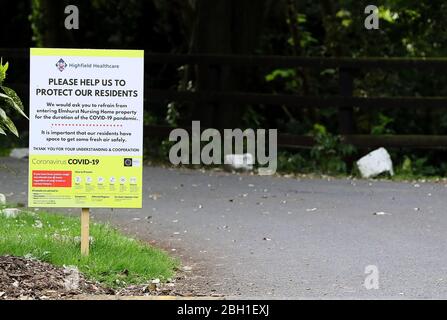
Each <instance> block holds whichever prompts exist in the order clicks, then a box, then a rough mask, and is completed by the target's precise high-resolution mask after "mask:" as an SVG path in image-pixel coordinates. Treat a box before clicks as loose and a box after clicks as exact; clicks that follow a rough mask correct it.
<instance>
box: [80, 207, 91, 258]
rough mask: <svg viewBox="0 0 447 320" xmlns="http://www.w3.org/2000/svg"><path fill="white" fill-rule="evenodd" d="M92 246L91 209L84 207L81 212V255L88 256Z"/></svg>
mask: <svg viewBox="0 0 447 320" xmlns="http://www.w3.org/2000/svg"><path fill="white" fill-rule="evenodd" d="M89 247H90V209H89V208H82V212H81V255H83V256H85V257H87V256H88V255H89Z"/></svg>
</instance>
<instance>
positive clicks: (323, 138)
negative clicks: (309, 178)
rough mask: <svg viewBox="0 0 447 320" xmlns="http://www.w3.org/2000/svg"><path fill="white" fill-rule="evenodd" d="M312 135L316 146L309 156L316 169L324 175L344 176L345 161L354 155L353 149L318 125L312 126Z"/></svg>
mask: <svg viewBox="0 0 447 320" xmlns="http://www.w3.org/2000/svg"><path fill="white" fill-rule="evenodd" d="M312 135H313V137H314V139H315V142H316V144H315V146H314V147H313V148H312V150H311V152H310V154H311V158H312V159H313V161H315V164H316V167H317V168H320V170H321V171H322V172H324V173H330V174H346V173H347V171H348V170H347V165H346V162H345V159H346V158H347V157H349V156H351V155H353V154H354V152H355V151H356V150H355V148H354V147H353V146H352V145H350V144H346V143H343V141H342V139H341V138H340V137H339V136H335V135H333V134H331V133H329V132H327V130H326V128H325V127H324V126H323V125H320V124H315V125H314V129H313V132H312Z"/></svg>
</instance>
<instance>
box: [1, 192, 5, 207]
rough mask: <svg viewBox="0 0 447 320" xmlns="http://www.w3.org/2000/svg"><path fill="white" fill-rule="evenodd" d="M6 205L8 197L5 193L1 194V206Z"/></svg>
mask: <svg viewBox="0 0 447 320" xmlns="http://www.w3.org/2000/svg"><path fill="white" fill-rule="evenodd" d="M5 204H6V197H5V195H4V194H3V193H0V205H5Z"/></svg>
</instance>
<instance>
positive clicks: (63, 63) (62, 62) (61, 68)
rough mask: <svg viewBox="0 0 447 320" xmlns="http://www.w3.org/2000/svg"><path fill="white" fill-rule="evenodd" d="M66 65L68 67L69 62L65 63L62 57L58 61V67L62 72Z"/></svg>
mask: <svg viewBox="0 0 447 320" xmlns="http://www.w3.org/2000/svg"><path fill="white" fill-rule="evenodd" d="M66 67H67V64H66V63H65V61H64V59H62V58H61V59H60V60H59V61H58V62H57V63H56V68H57V69H58V70H59V71H60V72H62V71H64V70H65V68H66Z"/></svg>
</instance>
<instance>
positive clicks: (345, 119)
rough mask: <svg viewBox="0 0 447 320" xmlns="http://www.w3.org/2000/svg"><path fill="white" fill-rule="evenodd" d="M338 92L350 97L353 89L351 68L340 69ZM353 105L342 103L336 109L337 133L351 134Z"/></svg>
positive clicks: (352, 130) (352, 128)
mask: <svg viewBox="0 0 447 320" xmlns="http://www.w3.org/2000/svg"><path fill="white" fill-rule="evenodd" d="M339 72H340V74H339V76H340V93H341V96H342V97H352V93H353V91H354V79H353V76H352V70H350V69H345V68H341V69H340V71H339ZM353 113H354V112H353V106H351V105H344V106H342V107H340V108H339V110H338V126H339V134H353V133H354V115H353Z"/></svg>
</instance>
